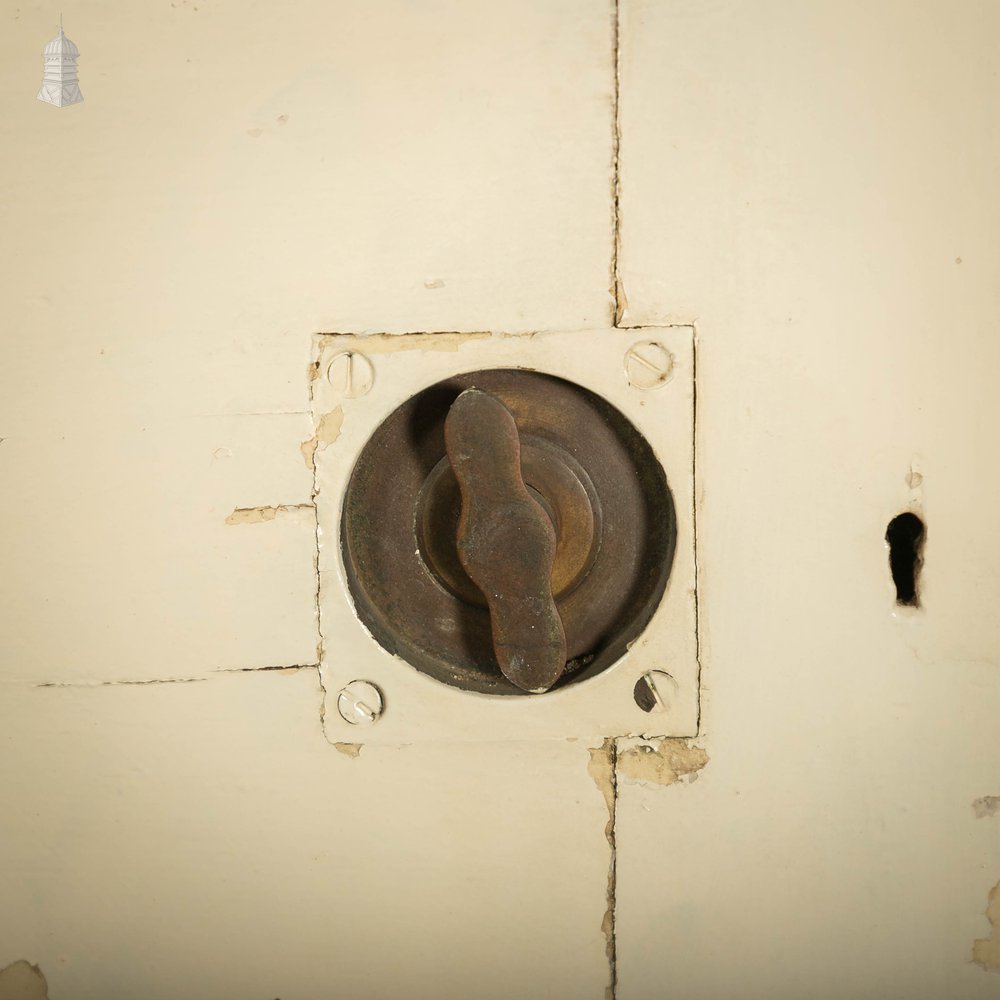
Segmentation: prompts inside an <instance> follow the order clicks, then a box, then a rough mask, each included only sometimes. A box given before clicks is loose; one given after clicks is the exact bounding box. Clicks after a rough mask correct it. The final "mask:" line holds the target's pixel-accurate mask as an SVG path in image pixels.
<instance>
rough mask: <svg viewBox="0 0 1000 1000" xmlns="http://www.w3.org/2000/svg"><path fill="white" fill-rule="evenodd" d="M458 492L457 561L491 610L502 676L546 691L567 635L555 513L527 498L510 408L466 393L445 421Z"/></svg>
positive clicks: (562, 662)
mask: <svg viewBox="0 0 1000 1000" xmlns="http://www.w3.org/2000/svg"><path fill="white" fill-rule="evenodd" d="M444 440H445V444H446V446H447V448H448V461H449V462H450V463H451V467H452V470H453V472H454V473H455V478H456V479H457V480H458V486H459V489H460V491H461V494H462V513H461V515H460V516H459V520H458V531H457V535H456V539H457V548H458V558H459V560H460V562H461V564H462V568H463V569H464V570H465V572H466V573H468V575H469V579H471V580H472V582H473V583H474V584H475V585H476V586H477V587H478V588H479V589H480V590H481V591H482V593H483V596H484V597H485V599H486V604H487V607H488V608H489V609H490V627H491V629H492V632H493V652H494V653H495V655H496V658H497V663H498V664H499V665H500V670H501V671H502V672H503V675H504V677H506V678H507V679H508V680H509V681H511V682H512V683H513V684H516V685H517V686H518V687H519V688H521V689H522V690H523V691H529V692H531V693H532V694H540V693H541V692H543V691H547V690H548V689H549V688H550V687H552V685H553V684H555V682H556V681H557V680H559V678H560V676H562V672H563V669H564V668H565V666H566V635H565V633H564V632H563V626H562V620H561V619H560V617H559V611H558V609H557V608H556V602H555V599H554V597H553V596H552V584H551V577H552V567H553V565H554V563H555V556H556V529H555V526H554V520H555V515H554V513H553V514H549V513H547V512H546V510H545V508H544V507H543V506H542V504H541V503H540V502H539V501H538V500H536V499H535V498H534V497H533V496H531V494H530V493H529V492H528V488H527V487H526V486H525V485H524V479H523V478H522V474H521V439H520V437H519V436H518V433H517V424H516V422H515V421H514V417H513V416H512V414H511V412H510V410H508V409H507V408H506V407H505V406H504V405H503V403H501V402H500V401H499V400H498V399H497V398H496V396H491V395H490V394H489V393H488V392H483V390H482V389H466V390H465V392H463V393H462V395H461V396H459V397H458V399H456V400H455V402H454V403H452V405H451V409H450V410H449V411H448V417H447V419H446V420H445V422H444Z"/></svg>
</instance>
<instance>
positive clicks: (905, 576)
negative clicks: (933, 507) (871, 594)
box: [885, 511, 924, 607]
mask: <svg viewBox="0 0 1000 1000" xmlns="http://www.w3.org/2000/svg"><path fill="white" fill-rule="evenodd" d="M885 540H886V541H887V542H888V543H889V569H891V570H892V582H893V583H894V584H895V585H896V603H897V604H907V605H909V606H910V607H917V606H918V605H919V604H920V601H919V599H918V598H917V577H918V576H919V574H920V565H921V563H922V562H923V559H922V556H921V551H922V549H923V545H924V522H923V521H921V520H920V518H919V517H917V515H916V514H911V513H910V512H909V511H907V513H905V514H898V515H897V516H896V517H894V518H893V519H892V520H891V521H890V522H889V527H888V529H887V530H886V533H885Z"/></svg>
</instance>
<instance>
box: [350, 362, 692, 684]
mask: <svg viewBox="0 0 1000 1000" xmlns="http://www.w3.org/2000/svg"><path fill="white" fill-rule="evenodd" d="M470 388H477V389H481V390H483V391H484V392H485V393H489V394H490V395H491V396H493V397H495V398H496V400H499V402H500V403H502V404H503V407H505V408H506V410H508V411H509V412H510V414H511V415H512V416H513V418H514V422H515V423H516V430H517V435H518V437H519V439H520V447H521V453H520V464H521V475H522V478H523V482H524V485H525V487H526V489H527V492H528V494H529V495H530V496H531V497H533V498H534V500H535V501H536V502H537V503H538V505H539V506H540V508H541V510H543V511H544V512H545V514H546V516H547V518H548V520H549V521H550V522H551V524H552V527H553V530H554V535H555V545H554V551H553V556H552V568H551V573H550V592H551V595H552V597H553V598H554V601H555V606H556V609H557V611H558V617H559V619H560V621H561V623H562V627H563V629H564V634H565V642H566V653H565V655H566V657H567V663H566V665H565V668H564V670H563V672H562V675H561V677H560V678H559V679H558V680H557V681H556V682H555V685H554V687H555V688H557V689H558V688H559V687H562V686H564V685H566V684H569V683H573V682H576V681H578V680H581V679H584V678H586V677H589V676H593V675H594V674H596V673H598V672H600V671H601V670H603V669H605V668H606V667H608V666H610V664H612V663H613V662H614V661H615V660H617V659H618V658H619V657H620V656H621V655H622V654H623V653H624V651H625V649H626V648H627V646H628V644H629V643H630V642H631V641H632V640H633V639H635V638H636V637H637V636H638V635H639V633H640V632H641V631H642V629H643V627H644V626H645V624H646V622H647V621H648V620H649V618H650V616H651V615H652V613H653V611H654V610H655V608H656V605H657V604H658V603H659V600H660V598H661V596H662V594H663V590H664V588H665V586H666V582H667V577H668V575H669V572H670V565H671V561H672V558H673V551H674V544H675V534H676V527H675V518H674V508H673V501H672V498H671V495H670V491H669V489H668V486H667V482H666V477H665V476H664V473H663V470H662V468H661V466H660V464H659V462H658V461H657V460H656V457H655V455H654V454H653V452H652V450H651V448H650V447H649V445H648V444H647V442H646V441H645V440H644V439H643V438H642V436H641V435H640V434H639V433H638V431H637V430H636V429H635V428H634V427H633V426H632V424H631V423H630V422H629V421H628V420H627V419H626V418H625V417H624V416H623V415H622V414H621V413H620V412H619V411H618V410H616V409H615V408H614V407H612V406H611V405H610V404H609V403H607V402H606V401H605V400H603V399H601V398H600V397H599V396H596V395H595V394H593V393H591V392H589V391H587V390H586V389H583V388H582V387H581V386H578V385H574V384H572V383H570V382H566V381H564V380H562V379H558V378H555V377H553V376H549V375H543V374H540V373H536V372H530V371H524V370H520V369H495V370H489V371H480V372H473V373H470V374H466V375H459V376H455V377H454V378H451V379H448V380H446V381H444V382H440V383H438V384H436V385H433V386H430V387H429V388H427V389H425V390H424V391H423V392H420V393H418V394H417V395H416V396H414V397H412V398H411V399H409V400H407V401H406V402H405V403H404V404H403V405H402V406H400V407H399V408H398V409H396V410H395V411H394V412H393V413H392V414H390V415H389V417H388V418H387V419H386V420H385V421H384V422H383V423H382V425H381V426H380V427H379V428H378V429H377V430H376V431H375V433H374V434H373V436H372V437H371V439H370V440H369V442H368V444H367V445H366V446H365V449H364V451H363V452H362V454H361V456H360V457H359V459H358V461H357V464H356V465H355V468H354V471H353V473H352V475H351V479H350V482H349V484H348V488H347V492H346V495H345V499H344V508H343V518H342V524H341V543H342V546H343V556H344V566H345V569H346V572H347V578H348V583H349V586H350V591H351V595H352V598H353V600H354V604H355V609H356V611H357V613H358V615H359V617H360V618H361V620H362V622H363V623H364V624H365V626H366V627H367V628H368V630H369V631H370V632H371V634H372V635H373V636H374V637H375V639H377V640H378V642H379V643H381V644H382V645H383V646H384V647H385V648H386V649H388V650H390V651H391V652H394V653H397V654H398V655H399V656H401V657H402V658H403V659H405V660H407V661H408V662H410V663H411V664H413V665H414V666H415V667H417V668H418V669H419V670H421V671H424V672H425V673H427V674H429V675H431V676H433V677H435V678H436V679H438V680H440V681H443V682H445V683H448V684H452V685H455V686H457V687H460V688H464V689H466V690H471V691H477V692H480V693H484V694H496V695H518V694H522V695H523V694H525V690H524V688H523V687H521V686H518V684H516V683H513V682H512V681H511V680H509V679H508V677H506V676H504V674H503V672H502V671H501V669H500V664H499V663H498V659H497V655H496V653H495V650H494V641H493V640H494V637H493V629H492V627H491V620H490V609H489V602H488V601H487V599H486V597H485V596H484V594H483V591H482V589H480V587H479V586H477V584H476V583H474V582H473V580H472V579H470V576H469V574H468V573H467V571H466V570H465V568H464V567H463V565H462V560H461V558H460V556H459V551H458V545H457V536H458V530H459V521H460V518H461V512H462V497H461V491H460V489H459V484H458V481H457V480H456V477H455V474H454V472H453V470H452V467H451V464H450V463H449V460H448V456H447V454H446V443H445V422H446V419H447V416H448V413H449V411H450V409H451V407H452V405H453V404H454V403H455V401H456V400H457V399H458V397H459V396H460V395H461V394H462V393H463V392H464V391H465V390H466V389H470ZM497 558H501V559H502V558H504V557H503V555H499V556H497ZM486 572H487V576H488V575H489V572H490V571H489V569H488V567H487V570H486ZM501 572H502V567H501ZM481 582H482V581H481ZM528 683H529V684H530V683H531V681H530V680H529V681H528Z"/></svg>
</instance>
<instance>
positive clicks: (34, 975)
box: [0, 959, 49, 1000]
mask: <svg viewBox="0 0 1000 1000" xmlns="http://www.w3.org/2000/svg"><path fill="white" fill-rule="evenodd" d="M0 1000H49V984H48V983H47V982H46V981H45V976H44V975H42V970H41V969H40V968H39V967H38V966H37V965H32V964H31V963H30V962H26V961H25V960H24V959H21V961H19V962H13V963H12V964H11V965H8V966H7V967H6V968H4V969H0Z"/></svg>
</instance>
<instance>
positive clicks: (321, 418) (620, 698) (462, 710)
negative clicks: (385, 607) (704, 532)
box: [311, 326, 699, 744]
mask: <svg viewBox="0 0 1000 1000" xmlns="http://www.w3.org/2000/svg"><path fill="white" fill-rule="evenodd" d="M694 352H695V345H694V329H693V327H690V326H672V327H658V328H652V327H644V328H642V329H641V330H624V329H610V330H584V331H579V332H556V333H535V334H514V335H512V334H488V333H486V334H483V333H468V334H459V333H432V334H424V333H421V334H372V335H367V336H364V335H354V334H320V335H317V337H316V366H315V369H314V372H313V381H312V412H313V423H314V426H315V437H314V438H313V441H312V442H311V444H312V445H313V446H314V449H315V450H314V452H313V462H314V466H315V471H316V506H317V517H318V530H319V579H320V592H319V608H320V626H321V633H322V636H323V650H322V658H321V663H320V671H321V677H322V682H323V688H324V691H325V698H326V702H325V705H324V728H325V732H326V735H327V738H328V739H329V740H330V741H331V742H333V743H354V744H357V743H379V744H404V743H415V742H423V741H429V740H511V739H546V738H548V739H566V738H589V737H606V736H647V737H654V736H695V735H697V732H698V717H699V688H698V684H699V667H698V635H697V628H698V623H697V602H696V586H697V578H696V554H695V525H694V442H695V383H694V377H695V370H694V369H695V353H694ZM487 368H521V369H527V370H530V371H538V372H546V373H549V374H551V375H555V376H557V377H559V378H563V379H566V380H568V381H570V382H575V383H577V384H579V385H581V386H583V387H584V388H586V389H589V390H590V391H592V392H594V393H597V394H598V395H599V396H603V397H604V398H605V399H606V400H608V401H609V402H610V403H612V404H613V405H614V406H615V407H617V408H618V409H619V410H620V411H621V412H622V413H623V414H624V415H625V416H626V417H627V418H628V419H629V420H630V421H631V422H632V423H633V425H634V426H635V427H636V428H637V429H638V430H639V431H640V433H641V434H642V435H643V436H644V437H645V438H646V440H647V441H648V442H649V444H650V445H651V447H652V449H653V451H654V453H655V454H656V457H657V458H658V460H659V461H660V463H661V465H662V466H663V469H664V471H665V473H666V476H667V482H668V484H669V485H670V489H671V492H672V493H673V498H674V506H675V509H676V518H677V546H676V550H675V553H674V561H673V566H672V569H671V572H670V578H669V580H668V582H667V587H666V591H665V593H664V595H663V598H662V600H661V602H660V604H659V607H658V608H657V609H656V611H655V612H654V614H653V617H652V618H651V619H650V621H649V623H648V624H647V626H646V628H645V629H644V630H643V632H642V633H641V634H640V635H639V636H638V638H636V639H635V640H634V641H633V642H632V644H631V645H630V647H629V649H628V651H627V652H626V653H625V655H624V656H623V657H622V658H621V659H619V660H618V661H617V662H615V663H614V664H612V665H611V666H610V667H608V668H607V669H606V670H604V671H603V672H602V673H600V674H598V675H597V676H595V677H591V678H589V679H587V680H583V681H580V682H578V683H575V684H568V685H566V686H565V687H561V688H557V689H556V690H554V691H551V692H548V693H546V694H542V695H526V696H524V697H517V696H506V697H498V696H491V695H483V694H477V693H474V692H470V691H463V690H461V689H459V688H456V687H451V686H449V685H447V684H444V683H441V682H440V681H437V680H435V679H433V678H431V677H429V676H428V675H426V674H424V673H421V672H420V671H419V670H417V669H416V668H415V667H413V666H411V665H410V664H409V663H407V662H405V661H404V660H402V659H401V658H400V657H398V656H395V655H393V654H392V653H389V652H388V651H386V650H385V649H384V648H383V647H382V646H381V645H379V643H378V642H377V641H376V640H375V639H374V638H372V636H371V635H370V634H369V632H368V631H367V630H366V628H365V626H364V625H363V624H362V623H361V621H360V620H359V618H358V616H357V614H356V612H355V609H354V605H353V601H352V599H351V595H350V592H349V589H348V584H347V578H346V575H345V569H344V562H343V554H342V551H341V542H340V538H341V533H340V522H341V515H342V504H343V499H344V494H345V491H346V489H347V484H348V481H349V480H350V477H351V472H352V470H353V469H354V465H355V462H356V461H357V459H358V456H359V455H360V453H361V451H362V449H363V448H364V446H365V444H366V443H367V441H368V439H369V438H370V437H371V435H372V434H373V433H374V431H375V430H376V428H377V427H378V426H379V425H380V424H381V423H382V422H383V421H384V420H385V419H386V418H387V417H388V416H389V415H390V414H391V413H392V412H393V411H394V410H395V409H396V407H398V406H399V405H400V404H402V403H403V402H404V401H405V400H407V399H408V398H409V397H410V396H412V395H414V394H416V393H418V392H420V391H421V390H422V389H425V388H426V387H428V386H430V385H433V384H434V383H436V382H440V381H442V380H443V379H446V378H449V377H451V376H453V375H456V374H462V373H466V372H473V371H479V370H482V369H487ZM648 671H661V672H662V674H656V675H654V676H655V678H657V683H656V685H655V686H656V695H657V698H656V705H655V706H654V708H653V710H652V711H649V712H647V711H644V709H643V708H642V707H640V705H639V704H638V703H637V700H636V696H635V693H634V692H635V689H636V684H637V683H638V682H640V681H641V679H642V678H643V676H644V675H645V674H646V673H647V672H648ZM664 675H666V676H664ZM359 680H360V681H367V682H369V683H371V684H373V685H375V687H376V688H378V689H379V691H380V692H381V695H382V699H383V704H382V712H381V715H380V716H379V717H378V719H377V721H375V722H374V723H372V724H356V723H352V722H348V721H346V720H345V719H344V718H343V717H342V715H341V713H340V711H339V710H338V701H339V696H340V692H341V691H342V690H343V689H344V688H345V687H346V686H347V685H348V684H350V683H351V682H352V681H359ZM640 700H644V701H645V702H646V704H647V706H648V704H649V699H648V698H646V699H642V698H640Z"/></svg>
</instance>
